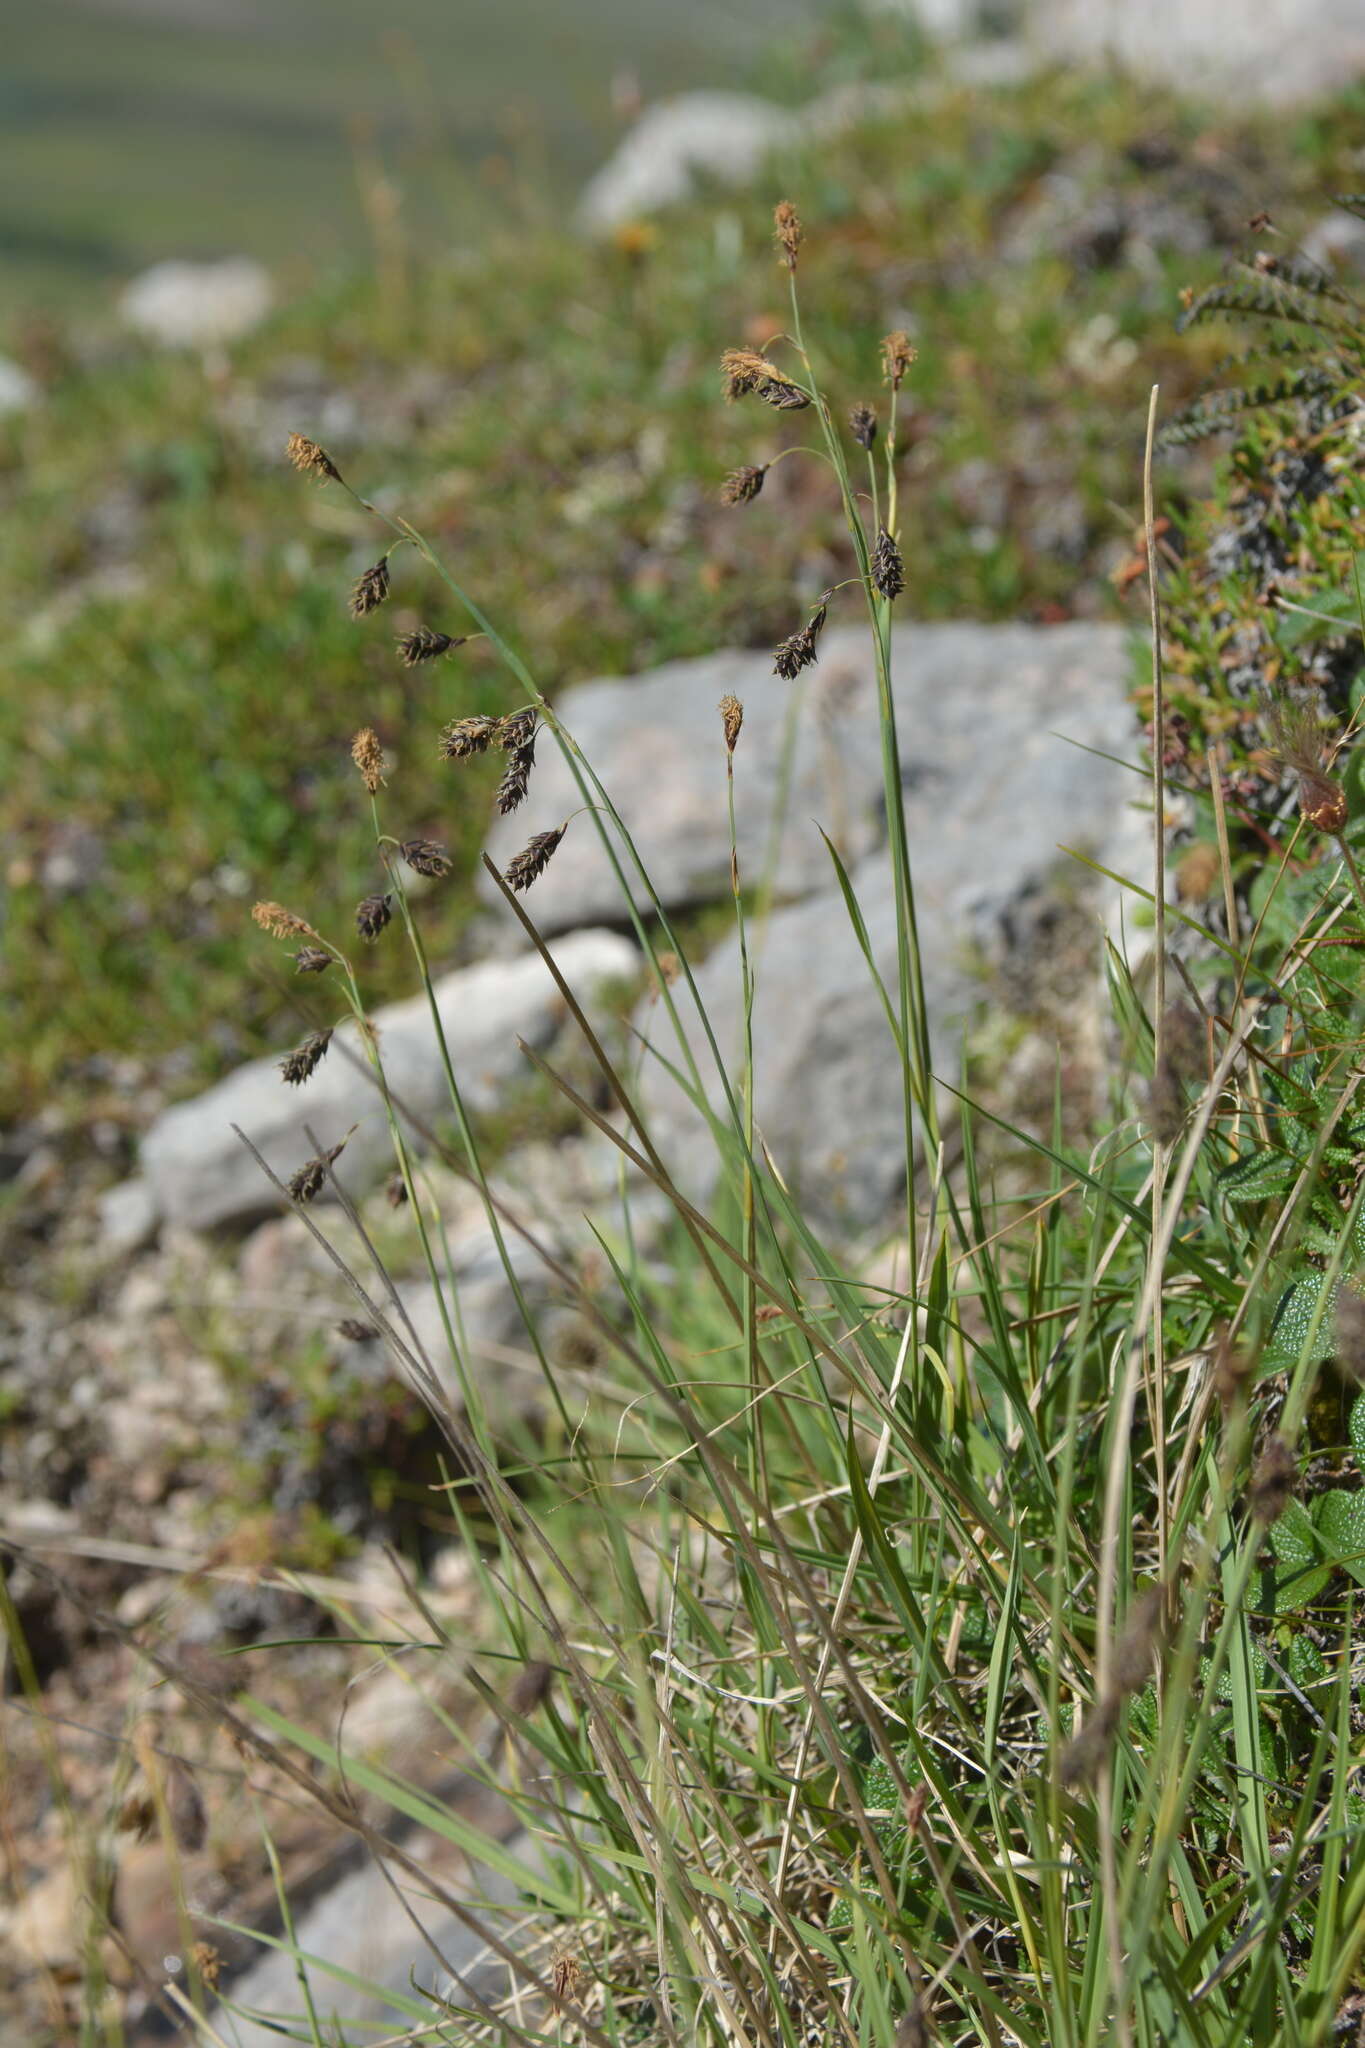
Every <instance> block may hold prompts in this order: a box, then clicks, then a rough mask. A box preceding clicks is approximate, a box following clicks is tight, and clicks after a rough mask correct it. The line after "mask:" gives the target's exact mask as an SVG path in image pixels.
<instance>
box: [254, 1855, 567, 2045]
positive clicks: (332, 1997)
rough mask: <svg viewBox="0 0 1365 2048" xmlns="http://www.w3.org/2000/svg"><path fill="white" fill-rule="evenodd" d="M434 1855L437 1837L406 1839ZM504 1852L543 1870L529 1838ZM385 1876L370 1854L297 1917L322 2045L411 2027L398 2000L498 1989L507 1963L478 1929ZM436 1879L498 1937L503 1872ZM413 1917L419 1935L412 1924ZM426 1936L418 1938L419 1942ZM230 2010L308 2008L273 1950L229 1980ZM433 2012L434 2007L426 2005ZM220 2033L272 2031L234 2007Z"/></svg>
mask: <svg viewBox="0 0 1365 2048" xmlns="http://www.w3.org/2000/svg"><path fill="white" fill-rule="evenodd" d="M406 1846H407V1847H408V1848H409V1851H410V1853H414V1854H421V1853H422V1852H423V1851H425V1852H426V1855H427V1856H428V1857H429V1858H430V1859H431V1860H432V1861H433V1862H438V1861H443V1862H448V1861H449V1855H448V1850H446V1848H445V1845H444V1844H442V1843H441V1842H440V1841H439V1840H438V1839H435V1838H432V1837H428V1836H419V1837H418V1838H417V1840H416V1841H415V1842H410V1843H408V1844H407V1845H406ZM504 1852H505V1854H506V1855H507V1856H509V1857H511V1858H513V1859H514V1860H515V1861H516V1862H517V1863H520V1864H522V1865H523V1866H524V1867H525V1869H526V1873H527V1881H528V1883H530V1882H532V1881H533V1880H534V1877H535V1875H536V1874H537V1873H538V1872H539V1871H540V1870H541V1869H542V1868H543V1865H544V1851H543V1850H542V1849H541V1848H540V1847H539V1845H538V1844H537V1843H535V1842H533V1841H532V1840H531V1839H530V1837H529V1836H526V1835H514V1836H512V1837H511V1839H510V1840H508V1841H507V1842H506V1843H505V1845H504ZM393 1877H394V1879H396V1882H394V1881H391V1880H390V1879H386V1877H385V1875H384V1873H383V1871H381V1870H380V1869H379V1867H378V1865H377V1864H376V1862H375V1860H374V1858H373V1857H371V1856H369V1855H367V1856H366V1857H365V1859H364V1861H363V1862H362V1863H361V1865H360V1868H359V1869H357V1870H354V1871H352V1872H350V1873H348V1874H347V1875H345V1876H344V1877H342V1878H341V1880H340V1881H339V1882H338V1883H337V1884H335V1885H334V1886H333V1887H332V1888H331V1889H330V1890H329V1891H327V1892H326V1893H325V1894H324V1895H323V1897H322V1898H320V1899H319V1900H318V1901H317V1902H316V1903H315V1904H314V1905H312V1906H309V1907H308V1908H307V1909H306V1910H305V1911H304V1912H303V1913H302V1914H301V1915H300V1916H299V1920H298V1925H297V1928H296V1934H297V1938H298V1945H299V1948H300V1949H301V1950H302V1951H303V1952H304V1954H305V1955H306V1956H308V1957H309V1958H310V1959H311V1960H310V1966H309V1969H308V1977H309V1988H310V1991H311V1993H312V1998H313V2003H314V2006H315V2009H316V2011H317V2014H318V2017H319V2019H320V2020H321V2023H322V2026H323V2029H324V2032H325V2036H326V2038H327V2039H328V2040H329V2041H336V2042H344V2043H348V2044H349V2043H360V2042H369V2041H372V2040H373V2039H374V2038H375V2036H376V2034H378V2033H385V2032H391V2030H392V2029H393V2028H395V2027H402V2026H405V2025H410V2024H411V2021H410V2019H409V2018H408V2016H407V2012H406V2008H405V2006H404V2005H403V2004H402V2003H400V2002H399V2001H402V2000H410V1999H412V1998H413V1997H414V1996H415V1997H418V1998H420V1997H421V1996H422V1995H423V1993H425V1992H428V1991H431V1992H434V1993H435V1994H436V1995H437V1996H439V1997H444V1998H451V1999H455V2000H461V1999H462V1998H464V1997H467V1996H468V1988H469V1987H473V1988H474V1989H476V1990H477V1992H478V1993H479V1995H480V1996H482V1997H484V1998H493V1997H497V1996H498V1995H499V1994H500V1993H502V1992H504V1991H505V1990H506V1988H507V1968H506V1965H505V1964H501V1963H499V1962H498V1960H497V1958H496V1957H494V1956H493V1955H492V1954H491V1953H490V1952H489V1951H488V1949H487V1948H486V1947H485V1945H484V1943H483V1941H482V1940H481V1939H480V1937H479V1935H478V1933H477V1932H476V1931H475V1930H474V1929H472V1928H470V1927H468V1926H467V1925H466V1924H465V1923H464V1922H463V1921H461V1920H458V1919H456V1917H455V1916H454V1914H452V1913H451V1912H449V1911H448V1910H447V1909H445V1908H443V1907H424V1904H423V1901H422V1900H421V1899H420V1898H417V1899H414V1898H413V1897H412V1896H411V1894H412V1880H411V1878H409V1877H406V1876H405V1875H404V1873H403V1872H401V1871H398V1872H395V1873H393ZM441 1880H442V1883H443V1884H444V1885H445V1886H446V1887H447V1889H449V1890H450V1891H451V1892H452V1893H455V1894H457V1895H459V1896H460V1897H461V1899H462V1901H463V1902H466V1903H467V1904H468V1906H469V1907H470V1908H471V1910H473V1911H474V1912H475V1913H476V1914H477V1913H479V1912H480V1911H482V1910H483V1909H485V1908H486V1909H487V1917H488V1924H489V1925H490V1926H496V1927H497V1928H498V1930H499V1932H500V1933H501V1932H502V1931H503V1929H504V1928H505V1925H506V1919H507V1909H508V1908H509V1907H511V1906H512V1905H513V1904H514V1903H515V1902H516V1900H517V1897H518V1889H517V1886H516V1885H515V1884H514V1883H513V1882H512V1881H511V1880H510V1879H509V1877H508V1876H507V1874H506V1872H505V1871H504V1870H495V1869H490V1868H489V1867H488V1866H486V1865H483V1864H478V1865H475V1866H474V1868H473V1869H472V1871H469V1872H467V1873H465V1872H456V1871H449V1870H446V1869H442V1871H441ZM414 1915H415V1916H416V1919H417V1921H418V1925H419V1926H420V1928H421V1930H422V1932H419V1931H418V1927H417V1926H414V1924H413V1921H414ZM423 1934H425V1937H426V1938H425V1939H423ZM231 1991H232V1999H233V2004H234V2007H236V2006H241V2007H245V2008H246V2011H247V2012H248V2013H251V2012H260V2013H268V2014H271V2015H273V2016H275V2017H277V2018H280V2019H283V2020H286V2021H293V2022H294V2024H295V2026H302V2025H304V2024H306V2020H307V2008H306V2006H305V2004H304V1999H303V1993H302V1991H301V1990H300V1988H299V1981H298V1970H297V1966H296V1964H295V1963H294V1961H293V1959H292V1957H291V1956H289V1955H287V1954H285V1953H284V1952H283V1951H282V1950H278V1949H276V1950H266V1951H265V1952H264V1953H263V1954H262V1956H261V1959H260V1960H259V1961H258V1962H256V1963H254V1964H253V1965H252V1966H251V1967H250V1968H249V1969H248V1970H246V1971H245V1972H244V1973H243V1974H242V1975H240V1976H239V1977H236V1978H234V1980H233V1982H232V1986H231ZM435 2010H436V2008H435V2006H433V2011H435ZM214 2018H215V2019H216V2021H217V2022H218V2024H219V2025H220V2026H222V2027H223V2028H224V2029H225V2030H226V2038H228V2039H230V2040H232V2041H233V2042H235V2043H236V2044H237V2048H276V2044H277V2043H278V2042H279V2040H280V2038H281V2036H280V2028H279V2027H278V2026H276V2025H271V2024H270V2023H269V2021H267V2020H257V2019H251V2018H244V2017H242V2016H241V2015H240V2014H239V2013H238V2012H236V2011H234V2012H233V2013H232V2016H231V2017H230V2018H229V2017H228V2016H227V2015H226V2014H215V2015H214Z"/></svg>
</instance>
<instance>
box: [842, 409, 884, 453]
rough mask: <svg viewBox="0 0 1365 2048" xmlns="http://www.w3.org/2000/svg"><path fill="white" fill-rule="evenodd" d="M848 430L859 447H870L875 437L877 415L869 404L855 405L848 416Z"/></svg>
mask: <svg viewBox="0 0 1365 2048" xmlns="http://www.w3.org/2000/svg"><path fill="white" fill-rule="evenodd" d="M848 430H849V432H850V434H852V436H853V438H854V440H855V441H856V442H857V443H858V446H859V447H860V448H870V447H871V446H872V443H873V442H874V441H875V440H876V438H877V415H876V413H875V412H873V410H872V407H871V406H870V405H855V406H854V408H853V410H852V412H851V413H850V414H849V416H848Z"/></svg>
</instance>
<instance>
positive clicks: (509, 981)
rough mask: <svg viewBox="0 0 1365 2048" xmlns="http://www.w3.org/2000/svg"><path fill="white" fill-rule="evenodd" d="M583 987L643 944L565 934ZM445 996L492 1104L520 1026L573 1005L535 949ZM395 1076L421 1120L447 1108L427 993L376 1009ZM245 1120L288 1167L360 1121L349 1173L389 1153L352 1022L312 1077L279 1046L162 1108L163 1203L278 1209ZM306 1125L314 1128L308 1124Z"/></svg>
mask: <svg viewBox="0 0 1365 2048" xmlns="http://www.w3.org/2000/svg"><path fill="white" fill-rule="evenodd" d="M555 957H556V960H557V962H558V964H559V967H560V969H561V971H562V973H563V974H564V976H565V978H566V979H567V980H568V982H569V983H570V985H571V986H572V987H573V988H574V990H575V992H576V993H578V994H579V995H580V996H581V997H584V998H589V997H590V996H591V994H592V991H593V990H594V989H595V988H599V987H601V986H602V985H604V984H605V983H608V982H612V981H617V982H619V981H620V980H622V979H625V978H628V977H629V976H630V975H631V974H632V973H633V972H634V971H635V967H636V961H637V955H636V953H635V950H634V948H633V946H631V945H630V944H629V943H628V942H627V941H626V940H624V939H622V938H620V937H618V936H617V935H616V934H615V933H613V932H605V931H581V932H575V933H574V934H573V935H572V936H571V937H569V938H567V939H565V940H564V941H563V943H562V944H561V945H559V946H557V947H556V949H555ZM436 997H437V1004H438V1007H439V1010H440V1014H441V1019H442V1025H443V1028H444V1031H445V1036H446V1040H447V1043H448V1045H449V1048H450V1054H451V1059H452V1062H453V1064H454V1067H455V1071H456V1076H457V1078H458V1080H459V1082H460V1086H461V1089H462V1091H463V1093H464V1096H465V1100H466V1101H467V1103H468V1104H469V1106H470V1107H471V1108H473V1109H487V1108H490V1107H492V1106H493V1105H494V1104H495V1103H496V1102H497V1101H498V1099H499V1097H500V1095H501V1093H502V1091H503V1090H504V1089H505V1088H506V1086H507V1084H508V1082H509V1081H510V1080H512V1079H513V1078H514V1077H515V1076H518V1075H519V1074H521V1073H522V1072H523V1071H524V1061H523V1059H522V1056H521V1054H520V1052H519V1050H518V1047H517V1040H518V1038H519V1037H521V1038H525V1039H526V1040H527V1041H528V1042H529V1043H531V1044H534V1045H544V1044H545V1043H547V1042H548V1041H549V1039H550V1038H551V1037H552V1036H553V1035H554V1032H555V1031H556V1030H557V1029H558V1027H559V1024H560V1022H561V1020H562V1014H563V1008H562V1003H561V999H560V997H559V994H558V991H557V990H556V988H555V985H554V982H553V980H552V978H551V976H550V972H549V969H548V968H547V967H546V966H545V964H544V962H543V961H542V960H541V959H540V957H539V955H538V954H535V953H524V954H522V955H521V956H520V957H518V958H517V959H514V960H496V961H485V962H482V963H480V964H479V965H478V966H474V967H466V968H461V969H460V970H459V971H458V972H456V973H454V974H449V975H447V976H445V978H444V979H443V980H442V981H440V982H438V983H437V984H436ZM374 1021H375V1023H376V1025H377V1026H378V1028H379V1033H380V1045H381V1049H382V1052H383V1057H384V1063H385V1069H386V1072H387V1074H388V1077H389V1086H390V1088H391V1090H392V1092H393V1094H394V1095H395V1096H396V1097H398V1098H400V1099H401V1100H402V1101H403V1102H404V1103H405V1105H406V1106H407V1107H408V1109H409V1110H410V1111H411V1113H412V1116H413V1118H414V1119H415V1120H416V1121H418V1122H427V1121H430V1120H431V1119H433V1118H440V1117H443V1116H447V1115H448V1114H449V1101H448V1096H447V1092H446V1082H445V1074H444V1069H443V1066H442V1061H441V1056H440V1051H439V1048H438V1046H437V1043H436V1038H435V1032H434V1029H433V1026H432V1021H431V1015H430V1011H429V1009H428V1006H427V1000H426V997H425V996H424V995H419V996H414V997H411V998H410V999H409V1000H408V1001H406V1002H402V1003H394V1004H392V1005H390V1006H389V1007H388V1008H387V1009H383V1010H380V1011H378V1012H377V1013H376V1016H375V1019H374ZM234 1124H237V1125H239V1126H240V1128H241V1129H242V1130H243V1131H245V1132H246V1134H247V1136H248V1137H250V1138H251V1140H252V1141H253V1143H254V1144H256V1145H257V1146H259V1148H260V1150H261V1152H262V1153H263V1155H264V1156H265V1158H266V1159H267V1160H268V1161H269V1162H270V1164H271V1166H272V1167H273V1168H274V1170H275V1172H276V1173H278V1174H279V1175H280V1177H281V1178H282V1179H287V1178H288V1176H289V1175H290V1174H292V1173H293V1172H294V1171H295V1169H296V1168H297V1167H299V1166H301V1165H302V1164H303V1162H304V1161H305V1159H307V1158H308V1157H309V1155H310V1153H311V1152H312V1150H313V1147H312V1145H311V1144H310V1143H309V1140H308V1136H307V1130H311V1131H312V1132H313V1134H314V1136H315V1137H316V1139H317V1141H318V1143H319V1144H320V1145H324V1146H331V1145H335V1144H336V1143H337V1142H338V1141H339V1140H340V1139H341V1138H343V1137H344V1136H345V1135H346V1133H347V1131H348V1130H350V1129H351V1126H352V1125H354V1126H355V1127H356V1128H355V1129H354V1131H353V1132H352V1135H351V1137H350V1139H349V1142H348V1144H347V1146H346V1150H345V1151H344V1152H343V1153H342V1155H341V1158H340V1159H339V1160H338V1162H337V1165H336V1172H337V1175H338V1177H339V1179H340V1180H341V1181H342V1184H343V1185H344V1186H345V1187H346V1188H347V1189H348V1191H349V1192H351V1193H353V1194H354V1193H359V1192H361V1191H363V1189H364V1188H365V1187H366V1186H368V1185H369V1184H370V1183H371V1182H373V1181H374V1180H375V1179H376V1178H377V1177H378V1176H379V1175H380V1173H382V1172H383V1171H384V1170H385V1168H386V1167H387V1166H388V1165H389V1163H390V1160H391V1149H390V1138H389V1131H388V1125H387V1120H386V1118H385V1115H384V1110H383V1107H382V1105H381V1103H380V1101H379V1098H378V1095H377V1093H376V1090H375V1087H374V1085H373V1082H372V1080H371V1078H370V1069H369V1066H368V1062H367V1061H366V1060H365V1057H364V1055H363V1053H362V1052H361V1051H360V1048H359V1040H358V1035H357V1033H356V1031H355V1028H354V1026H352V1025H349V1024H348V1025H344V1026H342V1027H341V1028H340V1029H339V1030H338V1031H337V1033H336V1036H335V1038H334V1039H333V1041H332V1045H331V1049H330V1050H329V1052H328V1054H327V1057H326V1058H325V1059H324V1061H323V1062H322V1065H321V1066H320V1067H319V1068H318V1069H317V1071H316V1073H314V1075H313V1076H312V1078H311V1080H309V1081H307V1082H305V1083H304V1084H303V1085H302V1086H301V1087H298V1088H291V1087H289V1086H287V1085H286V1084H285V1083H284V1082H283V1081H282V1079H281V1077H280V1072H279V1063H278V1061H277V1060H274V1059H260V1060H253V1061H252V1062H251V1063H250V1064H249V1065H248V1066H245V1067H240V1068H239V1069H238V1070H237V1072H236V1073H234V1074H230V1075H228V1076H227V1078H226V1079H225V1080H223V1081H220V1082H219V1083H218V1084H217V1086H216V1087H214V1088H211V1089H209V1090H208V1092H207V1093H206V1094H203V1095H199V1096H196V1097H195V1098H194V1099H193V1100H192V1101H189V1102H182V1103H178V1104H177V1105H176V1106H175V1107H174V1108H172V1109H169V1110H167V1111H165V1112H164V1114H163V1115H162V1116H160V1117H158V1119H157V1120H156V1122H155V1123H154V1124H153V1126H152V1128H151V1130H150V1131H149V1132H148V1133H147V1136H146V1138H145V1139H144V1141H143V1146H142V1170H143V1174H144V1175H145V1177H146V1180H147V1182H148V1185H149V1186H150V1189H151V1191H152V1195H153V1198H154V1200H155V1202H156V1205H157V1208H158V1210H159V1212H160V1213H161V1214H162V1215H163V1216H170V1217H174V1218H175V1219H176V1221H177V1222H179V1223H182V1224H185V1225H188V1226H189V1227H190V1228H191V1229H196V1230H206V1229H210V1228H212V1227H214V1226H215V1225H218V1224H224V1223H235V1222H242V1221H245V1220H247V1219H249V1218H251V1217H254V1216H258V1215H261V1214H265V1213H269V1212H270V1211H272V1210H274V1209H275V1208H276V1207H277V1204H278V1199H279V1198H278V1196H277V1195H276V1193H275V1191H274V1190H273V1189H272V1188H271V1186H270V1184H269V1182H268V1181H267V1180H266V1178H265V1176H264V1175H263V1174H262V1172H261V1170H260V1168H259V1166H258V1165H257V1164H256V1162H255V1160H254V1159H253V1158H252V1157H251V1155H250V1153H249V1152H248V1151H247V1150H246V1148H245V1147H244V1146H243V1145H242V1143H241V1141H240V1140H239V1139H238V1138H237V1137H236V1136H235V1135H234V1133H233V1130H232V1126H233V1125H234ZM305 1127H307V1129H305Z"/></svg>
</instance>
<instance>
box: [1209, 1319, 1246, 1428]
mask: <svg viewBox="0 0 1365 2048" xmlns="http://www.w3.org/2000/svg"><path fill="white" fill-rule="evenodd" d="M1251 1365H1252V1361H1251V1359H1250V1357H1249V1356H1248V1354H1247V1353H1246V1352H1245V1351H1244V1350H1243V1349H1242V1347H1241V1345H1240V1344H1237V1343H1234V1342H1233V1340H1232V1338H1231V1337H1229V1335H1228V1333H1227V1331H1226V1330H1224V1331H1223V1332H1222V1334H1221V1335H1220V1337H1219V1339H1218V1343H1217V1345H1216V1346H1215V1348H1214V1354H1213V1367H1212V1380H1213V1391H1214V1393H1215V1394H1216V1395H1217V1396H1218V1400H1219V1403H1220V1405H1221V1407H1222V1410H1223V1413H1224V1415H1227V1414H1228V1413H1229V1412H1230V1411H1231V1409H1232V1408H1233V1407H1234V1406H1235V1405H1236V1404H1237V1402H1239V1401H1244V1400H1245V1399H1246V1390H1247V1382H1248V1380H1249V1379H1250V1378H1251Z"/></svg>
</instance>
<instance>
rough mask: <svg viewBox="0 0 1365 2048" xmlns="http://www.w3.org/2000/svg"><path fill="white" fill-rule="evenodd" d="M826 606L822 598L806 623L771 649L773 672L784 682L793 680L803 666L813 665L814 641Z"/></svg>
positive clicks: (822, 625) (822, 620) (818, 635)
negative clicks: (798, 630)
mask: <svg viewBox="0 0 1365 2048" xmlns="http://www.w3.org/2000/svg"><path fill="white" fill-rule="evenodd" d="M827 616H828V606H827V605H826V603H825V601H824V599H823V598H822V599H821V601H820V603H819V604H818V605H817V606H816V608H815V610H814V611H813V612H812V613H811V616H810V618H809V620H808V621H807V623H806V624H805V625H804V626H803V627H802V628H801V631H800V632H799V633H792V634H789V635H788V637H787V638H786V639H785V640H783V641H781V642H780V643H779V645H778V646H776V647H775V648H774V649H773V674H774V675H779V676H781V677H782V679H783V681H784V682H788V683H790V682H794V681H795V679H796V677H797V676H799V675H800V673H801V671H802V669H803V668H811V667H813V665H814V663H815V659H816V647H815V643H816V641H817V640H818V639H819V638H820V634H821V631H822V629H823V627H824V623H825V620H826V618H827Z"/></svg>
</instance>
